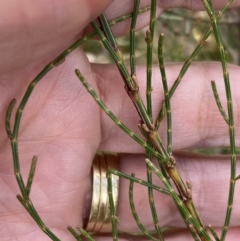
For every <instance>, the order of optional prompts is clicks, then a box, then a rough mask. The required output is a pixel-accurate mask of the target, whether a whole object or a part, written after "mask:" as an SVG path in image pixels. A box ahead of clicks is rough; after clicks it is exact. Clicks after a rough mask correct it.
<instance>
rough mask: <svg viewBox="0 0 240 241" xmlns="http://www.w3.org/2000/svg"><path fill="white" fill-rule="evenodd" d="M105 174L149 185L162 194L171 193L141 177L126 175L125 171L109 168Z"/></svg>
mask: <svg viewBox="0 0 240 241" xmlns="http://www.w3.org/2000/svg"><path fill="white" fill-rule="evenodd" d="M107 175H108V176H110V175H116V176H118V177H122V178H124V179H127V180H129V181H132V182H136V183H138V184H141V185H143V186H146V187H150V188H151V189H154V190H156V191H158V192H161V193H162V194H165V195H168V196H171V193H170V192H169V191H168V190H166V189H164V188H161V187H159V186H157V185H154V184H152V183H149V182H146V181H144V180H142V179H139V178H136V177H133V176H130V175H127V174H125V173H122V172H119V171H117V170H113V169H109V170H108V172H107Z"/></svg>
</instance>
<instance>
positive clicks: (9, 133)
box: [5, 99, 16, 139]
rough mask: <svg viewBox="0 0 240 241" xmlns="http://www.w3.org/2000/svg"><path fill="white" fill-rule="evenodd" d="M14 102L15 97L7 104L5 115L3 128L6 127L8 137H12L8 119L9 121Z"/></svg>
mask: <svg viewBox="0 0 240 241" xmlns="http://www.w3.org/2000/svg"><path fill="white" fill-rule="evenodd" d="M15 103H16V100H15V99H14V100H12V101H11V103H10V104H9V106H8V109H7V113H6V117H5V129H6V132H7V135H8V137H9V138H10V139H11V138H12V128H11V123H10V121H11V116H12V110H13V107H14V105H15Z"/></svg>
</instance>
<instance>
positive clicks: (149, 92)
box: [146, 0, 157, 119]
mask: <svg viewBox="0 0 240 241" xmlns="http://www.w3.org/2000/svg"><path fill="white" fill-rule="evenodd" d="M156 8H157V1H156V0H152V1H151V13H150V25H149V31H147V32H146V42H147V88H146V98H147V113H148V115H149V117H150V119H152V50H153V38H154V28H155V21H156Z"/></svg>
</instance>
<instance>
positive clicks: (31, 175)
mask: <svg viewBox="0 0 240 241" xmlns="http://www.w3.org/2000/svg"><path fill="white" fill-rule="evenodd" d="M36 165H37V157H36V156H34V157H33V159H32V164H31V169H30V172H29V175H28V180H27V185H26V198H29V195H30V192H31V187H32V182H33V178H34V174H35V170H36Z"/></svg>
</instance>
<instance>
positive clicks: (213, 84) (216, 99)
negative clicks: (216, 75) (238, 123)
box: [211, 81, 229, 124]
mask: <svg viewBox="0 0 240 241" xmlns="http://www.w3.org/2000/svg"><path fill="white" fill-rule="evenodd" d="M211 84H212V91H213V94H214V99H215V101H216V104H217V107H218V110H219V112H220V113H221V115H222V117H223V119H224V120H225V121H226V123H227V124H229V120H228V117H227V114H226V112H225V110H224V109H223V107H222V103H221V101H220V98H219V95H218V91H217V86H216V83H215V81H211Z"/></svg>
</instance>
